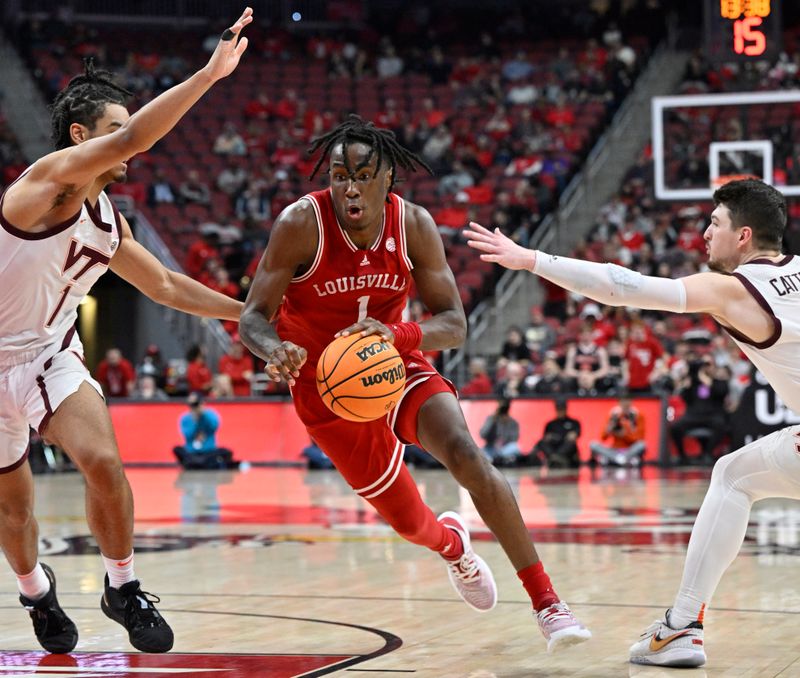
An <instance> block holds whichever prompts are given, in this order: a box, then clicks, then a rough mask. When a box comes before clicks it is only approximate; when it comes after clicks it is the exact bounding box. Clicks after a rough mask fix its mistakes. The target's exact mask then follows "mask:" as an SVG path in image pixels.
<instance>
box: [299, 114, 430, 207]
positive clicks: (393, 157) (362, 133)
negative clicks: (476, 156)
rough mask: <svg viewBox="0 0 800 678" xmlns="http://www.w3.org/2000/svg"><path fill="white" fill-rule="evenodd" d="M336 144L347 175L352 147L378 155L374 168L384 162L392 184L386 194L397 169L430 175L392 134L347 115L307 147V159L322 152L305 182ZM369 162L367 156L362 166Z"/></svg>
mask: <svg viewBox="0 0 800 678" xmlns="http://www.w3.org/2000/svg"><path fill="white" fill-rule="evenodd" d="M339 143H341V144H342V155H343V156H344V166H345V168H346V169H347V171H348V172H353V171H354V169H353V168H352V167H350V165H349V164H348V161H347V147H348V146H349V145H350V144H352V143H362V144H366V145H367V146H369V147H370V148H371V149H372V152H373V153H377V154H378V163H377V165H375V167H376V168H377V169H380V167H381V163H383V161H384V159H385V160H386V161H387V162H388V164H389V167H390V168H391V170H392V183H391V184H390V185H389V191H390V192H391V190H392V187H393V186H394V183H395V177H396V176H397V166H398V165H400V167H402V168H403V169H404V170H406V171H407V172H416V171H417V168H418V167H422V168H423V169H424V170H425V171H426V172H428V174H433V170H432V169H431V168H430V167H429V166H428V164H427V163H426V162H425V161H424V160H423V159H422V158H420V157H419V156H418V155H417V154H416V153H412V152H411V151H409V150H408V149H407V148H404V147H403V146H401V145H400V144H399V143H398V141H397V137H395V134H394V132H392V130H390V129H384V128H381V127H375V125H374V124H373V123H371V122H367V121H366V120H364V119H363V118H361V117H359V116H357V115H355V114H354V113H351V114H350V115H349V116H347V120H345V121H344V122H343V123H342V124H340V125H339V126H338V127H334V128H333V129H332V130H331V131H330V132H328V133H327V134H323V135H322V136H319V137H317V138H316V139H312V140H311V147H310V148H309V149H308V155H310V156H313V155H314V154H315V153H316V152H317V151H318V150H319V149H320V148H321V149H322V153H321V154H320V156H319V160H317V164H316V165H314V169H313V170H312V171H311V175H310V176H309V177H308V179H309V181H310V180H311V179H313V178H314V177H315V176H316V174H317V172H318V171H319V168H320V167H321V166H322V163H323V162H324V161H325V158H326V157H328V155H329V154H330V152H331V149H332V148H333V147H334V146H335V145H336V144H339ZM370 160H372V153H370V155H369V157H368V158H367V161H366V162H369V161H370ZM359 169H360V167H356V168H355V171H357V170H359Z"/></svg>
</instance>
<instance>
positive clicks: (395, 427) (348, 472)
mask: <svg viewBox="0 0 800 678" xmlns="http://www.w3.org/2000/svg"><path fill="white" fill-rule="evenodd" d="M404 362H405V366H406V387H405V389H404V391H403V395H402V396H401V397H400V401H399V402H398V403H397V406H396V407H395V408H394V409H393V410H392V411H391V412H390V413H389V414H388V415H386V416H385V417H381V418H380V419H376V420H375V421H368V422H353V421H347V420H346V419H341V418H340V417H337V416H336V415H335V414H334V413H333V412H331V411H330V410H329V409H328V408H327V407H326V406H325V403H323V402H322V399H321V398H320V397H319V393H318V392H317V386H316V383H314V382H308V381H306V380H302V381H298V382H297V383H296V384H295V386H294V387H293V388H292V397H293V398H294V406H295V409H296V410H297V414H298V416H299V417H300V419H301V421H302V422H303V423H304V424H305V426H306V430H307V431H308V434H309V435H310V436H311V437H312V438H313V439H314V440H315V441H316V442H317V444H318V445H319V446H320V447H321V448H322V450H323V451H324V452H325V454H327V455H328V457H330V459H331V461H332V462H333V463H334V464H335V465H336V468H337V469H338V470H339V473H341V474H342V476H343V477H344V479H345V480H346V481H347V482H348V483H349V484H350V486H351V487H352V488H353V489H354V490H355V491H356V492H357V493H358V494H360V495H361V496H363V497H364V498H365V499H370V498H373V497H376V496H378V495H379V494H381V493H382V492H384V491H385V490H386V489H387V488H388V487H389V486H391V484H392V483H393V482H394V480H395V479H396V478H397V476H398V474H399V473H400V468H401V467H402V464H403V447H404V445H405V444H409V443H413V444H415V445H418V444H419V440H418V438H417V415H418V413H419V409H420V407H422V404H423V403H424V402H425V401H426V400H427V399H428V398H430V397H431V396H432V395H435V394H436V393H453V394H455V393H456V389H455V387H454V386H453V384H451V383H450V382H449V381H448V380H447V379H445V378H444V377H443V376H442V375H440V374H439V373H438V372H437V371H436V370H435V369H434V367H433V365H431V364H430V363H429V362H428V361H427V360H425V359H424V358H423V357H422V355H421V354H420V353H418V352H416V351H415V352H414V353H411V354H409V355H408V356H404Z"/></svg>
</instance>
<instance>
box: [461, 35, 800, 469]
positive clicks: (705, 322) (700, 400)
mask: <svg viewBox="0 0 800 678" xmlns="http://www.w3.org/2000/svg"><path fill="white" fill-rule="evenodd" d="M794 34H795V36H796V37H800V31H795V32H794ZM790 37H791V36H790V35H787V44H789V45H795V47H796V46H797V45H800V41H795V42H793V41H792V40H791V39H788V38H790ZM799 71H800V52H790V53H789V55H787V54H782V55H781V56H780V58H779V59H778V62H777V63H776V64H773V65H768V64H765V65H763V66H762V67H760V68H757V69H755V70H754V69H753V68H745V67H739V68H737V67H736V66H735V65H725V66H713V65H711V64H709V63H706V62H705V61H703V59H702V57H701V56H700V55H699V54H696V55H695V56H694V57H693V58H692V59H691V60H690V62H689V65H688V69H687V73H686V77H685V81H684V85H683V87H682V91H684V92H696V91H709V92H717V91H726V90H728V89H746V88H749V89H754V88H755V89H766V88H773V87H776V86H786V87H793V86H796V85H797V82H798V80H797V78H798V77H800V75H799V74H798V73H799ZM754 74H756V75H758V76H759V77H758V78H755V79H754ZM748 85H749V86H748ZM795 125H796V123H795ZM698 147H699V144H698ZM704 148H705V147H704ZM706 152H707V151H706ZM794 157H796V153H794V154H793V155H792V157H789V156H787V157H785V158H784V159H783V161H781V159H780V157H778V158H777V160H776V162H778V163H779V166H778V174H777V175H778V176H783V177H784V178H788V180H791V181H794V180H793V179H792V178H791V177H792V171H793V167H795V162H794V160H793V158H794ZM780 162H784V163H785V166H784V167H783V169H785V170H786V171H785V172H783V174H782V175H781V173H780V170H781V166H780ZM703 171H704V172H705V175H704V177H705V182H706V185H708V168H707V167H705V169H704V170H703ZM653 185H654V183H653V162H652V156H651V153H650V149H649V148H647V149H645V150H643V152H642V153H641V155H640V157H639V158H638V159H637V161H636V162H635V163H634V165H633V166H632V167H631V168H630V169H629V170H628V172H627V173H626V176H625V178H624V180H623V183H622V186H621V189H620V191H619V192H618V193H617V194H616V195H615V196H613V197H612V198H611V199H610V200H609V201H608V203H607V204H606V205H605V206H604V207H603V208H602V209H601V210H600V212H599V214H598V215H597V218H596V221H595V223H594V225H593V227H592V228H591V230H590V232H589V233H588V235H587V237H586V238H585V239H583V240H581V241H580V242H579V243H578V244H577V245H576V247H575V249H574V252H573V254H574V256H576V257H579V258H583V259H587V260H590V261H605V262H612V263H617V264H620V265H623V266H626V267H630V268H633V269H634V270H637V271H639V272H641V273H643V274H645V275H655V276H660V277H683V276H686V275H690V274H692V273H697V272H699V271H701V270H706V267H705V263H704V262H705V242H704V240H703V232H704V230H705V228H706V226H707V224H708V218H709V215H710V212H711V210H712V209H713V206H712V205H711V204H710V203H696V204H688V205H687V204H686V203H662V202H659V201H657V200H656V199H655V195H654V192H653ZM788 206H789V224H788V229H787V237H786V242H785V250H786V251H787V252H793V253H800V201H797V200H796V199H792V198H790V199H789V200H788ZM542 284H543V291H544V301H543V304H542V305H536V306H534V307H533V308H532V309H531V319H530V324H529V325H528V326H527V327H509V328H508V331H507V336H506V340H505V342H504V343H503V345H502V346H500V347H499V352H498V353H497V355H496V356H486V357H483V356H478V357H473V358H472V360H471V362H470V365H469V380H468V382H467V383H466V384H465V385H464V386H463V388H462V389H461V390H462V393H463V394H465V395H480V394H484V395H488V394H494V395H496V396H498V397H501V398H512V397H519V396H525V395H550V396H554V397H560V396H561V395H563V394H575V395H578V396H590V395H616V394H619V393H630V394H632V395H636V394H645V393H655V394H659V395H664V396H666V397H667V398H669V402H670V411H671V423H670V438H671V441H672V443H673V445H674V450H675V456H676V459H677V460H678V461H681V462H683V461H686V460H687V455H686V448H685V444H684V441H685V439H686V438H687V437H688V438H694V439H696V440H697V441H698V442H699V448H700V459H701V460H702V461H706V462H710V461H711V460H712V459H713V457H714V456H715V455H718V454H719V452H720V444H721V443H722V442H723V440H724V439H725V438H726V432H727V431H728V430H729V428H730V427H729V424H730V417H731V415H732V413H733V412H735V410H736V408H737V406H738V403H739V399H740V397H741V395H742V393H743V391H744V389H745V388H746V387H747V385H748V383H749V382H750V379H751V377H752V366H751V365H750V363H749V362H748V361H747V359H746V358H745V356H744V355H743V354H742V353H741V352H740V350H739V349H738V347H737V346H736V345H735V344H734V342H733V340H732V339H730V338H729V337H728V335H727V334H725V333H724V332H723V331H722V330H721V328H720V327H719V326H718V325H717V324H716V323H715V322H714V321H713V320H712V319H710V318H708V317H707V316H701V315H697V316H692V315H675V314H666V313H660V312H640V311H638V310H635V309H630V308H612V307H606V308H601V307H600V306H598V305H597V304H595V303H594V302H591V301H589V300H586V299H582V298H579V297H577V296H574V295H571V294H568V293H566V292H565V291H564V290H562V289H561V288H558V287H556V286H554V285H551V284H549V283H547V281H542Z"/></svg>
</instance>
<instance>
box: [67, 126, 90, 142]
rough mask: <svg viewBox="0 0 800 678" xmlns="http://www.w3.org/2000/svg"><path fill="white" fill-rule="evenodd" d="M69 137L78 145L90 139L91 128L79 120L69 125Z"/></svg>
mask: <svg viewBox="0 0 800 678" xmlns="http://www.w3.org/2000/svg"><path fill="white" fill-rule="evenodd" d="M69 138H70V139H71V140H72V143H73V144H75V145H77V144H80V143H83V142H84V141H86V140H87V139H89V138H90V137H89V128H88V127H85V126H84V125H81V124H80V123H79V122H73V123H72V124H71V125H70V126H69Z"/></svg>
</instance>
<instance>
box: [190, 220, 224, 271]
mask: <svg viewBox="0 0 800 678" xmlns="http://www.w3.org/2000/svg"><path fill="white" fill-rule="evenodd" d="M218 245H219V233H218V232H217V230H216V229H214V228H212V227H210V226H209V227H206V228H203V227H201V231H200V239H199V240H196V241H195V242H193V243H192V244H191V245H190V246H189V251H188V252H187V253H186V262H185V264H184V269H185V270H186V273H187V274H188V275H190V276H191V277H192V278H194V279H195V280H199V279H200V276H201V275H202V274H203V272H204V271H205V270H206V268H207V265H208V261H209V260H210V259H215V260H217V261H219V259H220V255H219V250H218V249H217V246H218Z"/></svg>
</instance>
